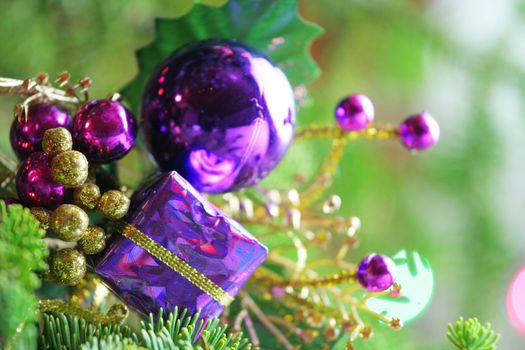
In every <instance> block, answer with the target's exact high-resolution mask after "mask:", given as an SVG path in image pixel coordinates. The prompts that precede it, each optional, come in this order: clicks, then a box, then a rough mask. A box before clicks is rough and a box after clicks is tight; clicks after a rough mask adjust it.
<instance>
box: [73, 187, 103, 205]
mask: <svg viewBox="0 0 525 350" xmlns="http://www.w3.org/2000/svg"><path fill="white" fill-rule="evenodd" d="M73 196H74V201H75V204H76V205H78V206H81V207H86V208H88V209H95V207H96V206H97V204H98V201H99V199H100V188H99V187H98V186H97V185H95V184H94V183H85V184H83V185H82V186H80V187H77V188H75V193H74V195H73Z"/></svg>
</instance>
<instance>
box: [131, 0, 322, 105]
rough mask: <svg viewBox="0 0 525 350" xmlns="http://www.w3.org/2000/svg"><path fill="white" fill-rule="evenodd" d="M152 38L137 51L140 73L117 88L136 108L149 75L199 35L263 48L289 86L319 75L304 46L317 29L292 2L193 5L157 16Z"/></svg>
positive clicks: (243, 0)
mask: <svg viewBox="0 0 525 350" xmlns="http://www.w3.org/2000/svg"><path fill="white" fill-rule="evenodd" d="M155 31H156V38H155V40H154V41H153V42H152V43H151V44H149V45H147V46H146V47H144V48H141V49H139V50H138V51H137V53H136V54H137V60H138V65H139V74H138V75H137V77H135V79H134V80H133V81H131V82H130V83H129V84H128V85H127V86H126V87H125V88H124V89H123V91H122V95H123V96H124V97H125V98H126V100H127V101H128V103H129V104H130V106H131V108H132V109H133V110H134V111H135V112H137V110H138V106H139V104H140V99H141V96H142V91H143V89H144V86H145V85H146V83H147V81H148V78H149V77H150V75H151V74H152V73H153V71H154V70H155V68H156V67H157V65H158V64H160V62H162V60H163V59H164V58H165V57H166V56H168V55H169V54H170V53H171V52H173V51H174V50H175V49H177V48H179V47H181V46H183V45H185V44H187V43H190V42H194V41H198V40H204V39H211V38H214V39H236V40H239V41H241V42H243V43H246V44H248V45H250V46H252V47H254V48H256V49H258V50H259V51H262V52H263V53H265V54H266V55H268V57H270V58H271V59H272V60H273V61H274V62H275V63H276V64H278V65H279V66H280V67H281V68H282V69H283V70H284V72H285V74H286V75H287V76H288V79H290V82H291V83H292V85H294V86H296V87H297V86H300V85H304V84H306V83H308V82H309V81H310V80H312V79H314V78H315V77H317V76H318V74H319V73H320V70H319V68H318V67H317V65H316V63H315V62H314V60H313V59H312V57H311V56H310V54H309V45H310V44H311V42H312V41H313V40H314V39H315V38H317V37H318V36H319V35H320V34H321V33H322V29H321V27H319V26H318V25H316V24H313V23H310V22H308V21H306V20H304V19H303V18H302V17H301V16H300V15H299V14H298V12H297V0H256V1H254V0H232V1H229V2H228V4H226V5H225V6H223V7H220V8H217V7H209V6H203V5H201V4H196V5H195V6H194V8H193V9H192V11H191V12H190V13H188V14H187V15H185V16H183V17H180V18H176V19H157V20H156V22H155Z"/></svg>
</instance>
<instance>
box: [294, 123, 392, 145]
mask: <svg viewBox="0 0 525 350" xmlns="http://www.w3.org/2000/svg"><path fill="white" fill-rule="evenodd" d="M398 136H399V128H398V127H397V126H394V125H391V124H373V125H370V126H369V127H368V128H366V129H365V130H362V131H344V130H342V129H341V128H340V127H339V126H337V125H324V124H314V125H310V126H307V127H304V128H303V129H300V130H298V131H297V132H296V133H295V137H294V142H302V141H307V140H311V139H322V138H329V139H337V138H341V137H342V138H344V139H347V140H356V139H369V140H386V139H392V138H396V137H398Z"/></svg>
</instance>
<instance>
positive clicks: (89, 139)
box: [71, 100, 137, 164]
mask: <svg viewBox="0 0 525 350" xmlns="http://www.w3.org/2000/svg"><path fill="white" fill-rule="evenodd" d="M71 129H72V130H71V134H72V135H73V141H74V143H75V149H76V150H78V151H80V152H82V153H84V155H85V156H86V157H87V159H88V160H89V161H90V162H93V163H99V164H104V163H109V162H112V161H114V160H117V159H120V158H122V157H124V156H125V155H126V154H127V153H128V152H129V151H130V150H131V148H132V147H133V145H134V144H135V139H136V138H137V122H136V121H135V118H134V117H133V115H132V114H131V112H130V111H129V110H127V109H126V107H124V106H123V105H122V104H120V103H119V102H117V101H110V100H95V101H91V102H89V103H87V104H85V105H84V106H82V108H81V109H80V111H79V112H78V113H77V115H76V116H75V118H74V119H73V125H72V128H71Z"/></svg>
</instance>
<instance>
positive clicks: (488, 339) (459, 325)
mask: <svg viewBox="0 0 525 350" xmlns="http://www.w3.org/2000/svg"><path fill="white" fill-rule="evenodd" d="M447 336H448V338H449V339H450V341H451V342H452V343H453V344H454V345H455V346H457V347H458V349H460V350H496V349H497V347H496V343H497V342H498V340H499V338H500V335H499V334H496V333H495V332H494V331H493V330H492V329H491V325H490V323H486V324H485V325H484V326H482V325H481V323H480V322H479V320H478V319H477V318H469V319H468V320H466V321H465V320H464V319H463V317H460V318H459V320H458V321H457V322H456V324H455V325H454V326H453V325H452V324H449V325H448V333H447Z"/></svg>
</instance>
